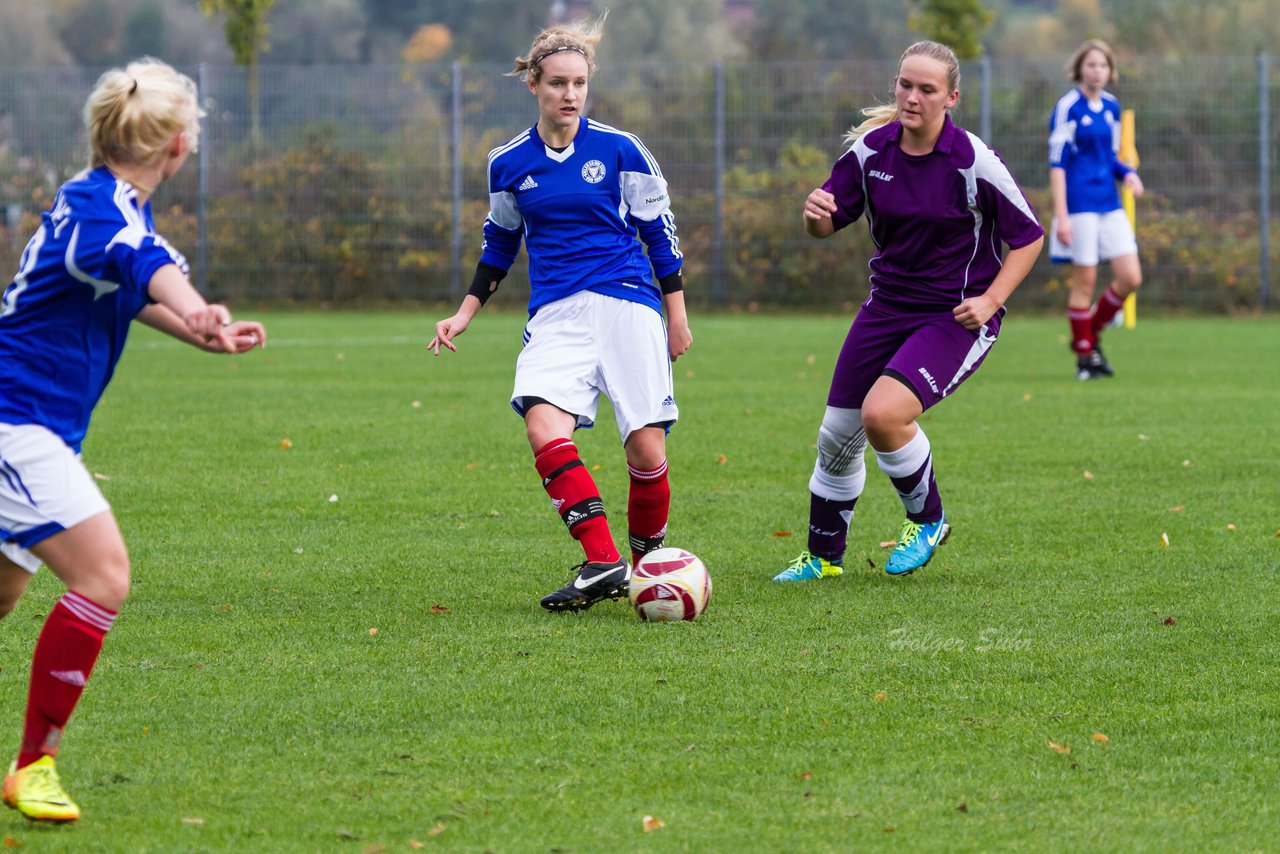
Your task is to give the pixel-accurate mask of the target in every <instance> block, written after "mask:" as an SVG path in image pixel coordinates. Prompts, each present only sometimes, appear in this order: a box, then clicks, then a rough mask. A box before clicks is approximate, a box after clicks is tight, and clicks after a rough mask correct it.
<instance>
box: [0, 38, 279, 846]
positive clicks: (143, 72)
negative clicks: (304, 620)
mask: <svg viewBox="0 0 1280 854" xmlns="http://www.w3.org/2000/svg"><path fill="white" fill-rule="evenodd" d="M199 117H200V110H199V107H198V106H197V102H196V90H195V84H193V83H192V82H191V80H190V79H189V78H187V77H185V76H183V75H181V74H178V73H177V72H176V71H174V70H173V69H172V68H170V67H169V66H168V65H165V64H164V63H161V62H157V61H155V60H143V61H140V62H134V63H131V64H129V65H128V67H126V68H124V69H114V70H111V71H108V72H107V73H105V74H103V75H102V77H101V78H99V80H98V82H97V85H96V86H95V88H94V90H93V93H92V94H91V95H90V96H89V100H88V102H87V103H86V105H85V124H86V125H87V128H88V131H89V140H90V145H91V150H92V153H91V157H90V163H89V168H88V169H86V170H85V171H84V172H81V173H80V174H79V175H77V176H76V177H74V178H72V179H71V180H70V181H68V182H67V183H66V184H64V185H63V186H62V188H61V189H60V190H59V191H58V194H57V197H56V198H55V199H54V203H53V207H52V209H50V210H49V211H48V212H47V213H45V214H44V218H43V222H42V224H41V226H40V228H39V229H38V230H37V231H36V233H35V236H33V237H32V238H31V241H30V242H29V243H28V244H27V247H26V250H25V251H24V252H23V254H22V260H21V265H20V266H21V268H20V269H19V270H18V274H17V275H16V276H15V277H14V279H13V283H12V284H10V285H9V287H8V288H7V289H6V290H5V292H4V297H3V300H2V301H0V616H2V615H5V614H8V613H9V612H10V611H11V610H12V609H13V607H14V605H15V604H16V602H17V600H18V598H19V597H20V596H21V595H22V592H23V591H24V590H25V589H26V587H27V583H28V581H30V579H31V574H32V573H34V572H35V571H36V569H37V568H38V567H39V566H40V564H41V563H42V562H43V563H44V564H46V565H47V566H48V567H49V569H50V570H52V571H53V573H54V574H55V575H57V576H58V578H59V579H61V580H62V582H63V583H65V584H66V586H67V592H66V594H65V595H63V596H62V598H61V599H59V600H58V602H57V604H56V605H55V606H54V608H53V610H52V611H51V612H50V613H49V616H48V618H47V620H46V621H45V624H44V628H43V629H42V630H41V632H40V636H39V638H38V640H37V641H36V648H35V654H34V656H33V659H32V664H31V685H30V692H29V695H28V701H27V712H26V721H25V725H24V728H23V734H22V744H21V747H20V749H19V753H18V758H17V760H15V762H14V763H13V764H12V765H11V766H10V767H9V772H8V774H6V776H5V778H4V787H3V800H4V802H5V803H6V804H7V805H9V806H10V807H13V808H16V809H17V810H19V811H20V812H21V813H22V814H23V815H25V816H26V817H27V818H29V819H33V820H36V821H50V822H66V821H74V820H75V819H76V818H78V817H79V815H80V810H79V808H78V807H77V806H76V804H75V803H74V802H73V801H72V800H71V798H70V797H68V796H67V794H66V792H65V791H64V790H63V788H62V785H61V783H60V782H59V779H58V774H57V770H56V768H55V765H54V755H55V754H56V753H57V751H58V745H59V743H60V741H61V738H62V730H63V728H64V727H65V726H66V723H67V719H68V718H69V717H70V715H71V712H72V709H74V708H75V705H76V702H77V701H78V700H79V698H80V694H81V692H82V691H83V690H84V687H85V682H86V680H88V678H89V675H90V673H91V672H92V670H93V666H94V663H95V662H96V661H97V658H98V653H99V651H100V650H101V648H102V642H103V639H104V638H105V636H106V634H107V631H108V630H109V629H110V628H111V626H112V624H113V623H114V621H115V618H116V614H117V613H118V612H119V610H120V606H121V604H122V603H123V602H124V599H125V596H126V595H127V594H128V591H129V557H128V553H127V552H126V550H125V545H124V541H123V539H122V538H121V536H120V529H119V527H118V526H117V525H116V520H115V517H114V516H113V515H112V512H111V509H110V507H109V506H108V505H107V502H106V500H105V499H104V498H103V496H102V493H101V492H100V491H99V490H98V487H97V485H96V484H95V483H94V480H93V478H92V477H91V476H90V474H89V472H88V470H87V469H86V468H85V466H84V465H83V463H81V461H80V444H81V442H82V440H83V439H84V435H85V431H86V429H87V428H88V426H89V417H90V414H91V413H92V411H93V408H94V405H95V404H97V402H98V399H99V398H100V397H101V396H102V392H103V390H104V389H105V388H106V386H107V383H108V382H109V381H110V380H111V375H112V373H113V371H114V370H115V366H116V362H117V361H118V360H119V358H120V354H121V351H122V350H123V349H124V344H125V337H126V335H127V334H128V331H129V324H130V322H131V321H132V320H133V319H134V318H135V317H136V318H137V319H138V320H140V321H142V322H143V323H146V324H147V325H148V326H152V327H155V328H156V329H159V330H161V331H163V332H165V333H167V334H169V335H172V336H173V337H175V338H177V339H179V340H181V341H185V342H187V343H189V344H192V345H194V346H196V347H199V348H200V349H203V350H207V351H209V352H212V353H243V352H245V351H247V350H251V349H253V348H254V347H256V346H258V345H259V344H265V343H266V332H265V331H264V330H263V328H262V326H261V325H260V324H258V323H253V322H238V323H232V322H231V316H230V314H229V313H228V311H227V309H226V307H225V306H221V305H208V304H206V303H205V301H204V299H203V298H202V297H201V296H200V294H198V293H197V292H196V290H195V288H193V287H192V286H191V283H190V282H189V281H188V279H187V275H186V274H187V262H186V260H185V259H184V258H183V257H182V255H180V254H179V253H178V252H177V251H175V250H174V249H173V248H172V247H171V246H170V245H169V244H168V243H167V242H166V241H165V240H164V238H163V237H161V236H160V235H159V234H158V233H156V229H155V223H154V221H153V219H152V216H151V204H150V201H149V199H150V196H151V194H152V192H153V191H154V190H155V188H156V186H157V185H158V184H160V183H161V182H162V181H164V180H166V179H167V178H170V177H172V176H173V175H174V174H175V173H176V172H177V171H178V170H179V169H180V168H181V167H182V164H183V163H184V162H185V161H186V159H187V156H188V154H190V153H191V152H192V151H194V150H195V148H196V144H197V141H198V139H199V133H200V124H199Z"/></svg>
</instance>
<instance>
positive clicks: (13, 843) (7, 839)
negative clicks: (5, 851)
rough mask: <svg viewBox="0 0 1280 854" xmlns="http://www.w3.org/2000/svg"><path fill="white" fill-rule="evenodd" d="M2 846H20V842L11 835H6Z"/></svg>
mask: <svg viewBox="0 0 1280 854" xmlns="http://www.w3.org/2000/svg"><path fill="white" fill-rule="evenodd" d="M4 847H5V848H21V847H22V843H21V842H19V841H18V840H16V839H14V838H13V837H12V836H6V837H5V838H4Z"/></svg>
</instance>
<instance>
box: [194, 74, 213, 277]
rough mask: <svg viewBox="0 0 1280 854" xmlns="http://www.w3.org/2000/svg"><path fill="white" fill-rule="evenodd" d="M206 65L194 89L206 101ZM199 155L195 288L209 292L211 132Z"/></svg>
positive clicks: (198, 75)
mask: <svg viewBox="0 0 1280 854" xmlns="http://www.w3.org/2000/svg"><path fill="white" fill-rule="evenodd" d="M205 68H206V66H205V64H204V63H203V62H202V63H200V67H199V68H197V69H196V81H197V82H196V89H197V91H199V92H200V95H201V97H203V98H204V99H205V101H206V102H207V101H208V99H209V92H208V90H207V89H206V88H205V87H206V86H207V85H208V82H209V81H208V74H207V72H206V70H205ZM201 136H203V137H204V138H203V139H202V140H201V141H200V142H201V145H200V149H199V152H200V153H199V156H198V159H197V160H196V165H197V167H198V169H197V176H198V177H197V181H196V186H197V190H196V288H197V289H198V290H199V291H200V293H201V294H205V295H207V294H208V293H209V227H208V226H209V222H208V220H209V217H208V211H207V209H206V208H207V205H208V200H209V143H210V141H211V140H210V138H209V137H210V136H211V134H201Z"/></svg>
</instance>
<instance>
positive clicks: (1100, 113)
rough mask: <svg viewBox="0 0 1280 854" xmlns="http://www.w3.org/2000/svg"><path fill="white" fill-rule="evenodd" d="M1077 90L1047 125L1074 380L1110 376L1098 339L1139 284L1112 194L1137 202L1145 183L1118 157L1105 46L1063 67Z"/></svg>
mask: <svg viewBox="0 0 1280 854" xmlns="http://www.w3.org/2000/svg"><path fill="white" fill-rule="evenodd" d="M1067 73H1068V75H1069V76H1070V77H1071V80H1072V81H1073V82H1074V83H1075V84H1076V86H1075V88H1073V89H1072V90H1071V91H1070V92H1068V93H1067V94H1066V95H1063V96H1062V97H1061V98H1060V99H1059V100H1058V103H1057V105H1055V107H1054V110H1053V113H1052V115H1051V116H1050V117H1049V187H1050V189H1051V190H1052V191H1053V223H1052V225H1051V226H1050V240H1049V256H1050V258H1052V260H1053V262H1054V263H1055V264H1067V263H1069V264H1071V265H1072V267H1071V294H1070V295H1069V296H1068V297H1067V320H1068V322H1069V323H1070V325H1071V349H1072V350H1074V351H1075V354H1076V379H1080V380H1092V379H1098V378H1099V377H1109V376H1111V375H1112V370H1111V365H1110V364H1109V363H1108V362H1107V359H1106V357H1105V356H1103V355H1102V348H1101V347H1100V346H1099V345H1098V339H1099V337H1101V335H1102V330H1103V329H1105V328H1106V327H1107V325H1108V324H1109V323H1111V320H1112V318H1114V317H1115V316H1116V313H1117V312H1119V311H1120V309H1121V308H1122V307H1123V306H1124V301H1125V298H1126V297H1127V296H1129V294H1131V293H1133V292H1134V291H1136V290H1137V289H1138V286H1139V285H1141V284H1142V268H1141V266H1140V265H1139V264H1138V243H1137V241H1136V240H1135V239H1134V236H1133V226H1132V224H1131V223H1130V222H1129V217H1128V214H1126V213H1125V211H1124V208H1123V206H1122V205H1121V203H1120V195H1119V193H1117V192H1116V182H1117V181H1121V182H1123V183H1124V185H1125V186H1126V187H1128V188H1129V189H1130V190H1131V191H1132V192H1133V194H1134V196H1141V195H1142V190H1143V187H1142V179H1141V178H1139V177H1138V173H1137V172H1135V171H1134V170H1133V169H1132V168H1130V167H1129V166H1128V165H1127V164H1125V163H1124V162H1123V161H1122V160H1121V159H1120V157H1119V155H1118V152H1119V150H1120V102H1119V101H1117V100H1116V99H1115V97H1114V96H1113V95H1112V94H1111V93H1110V92H1107V91H1106V90H1105V89H1104V88H1103V87H1104V86H1106V85H1107V84H1108V83H1113V82H1115V79H1116V74H1115V59H1114V57H1113V56H1112V53H1111V48H1110V47H1109V46H1108V45H1107V43H1106V42H1103V41H1098V40H1096V39H1090V40H1089V41H1086V42H1085V43H1084V44H1082V45H1080V47H1079V48H1078V49H1077V50H1076V52H1075V54H1074V55H1073V56H1072V57H1071V61H1070V62H1068V63H1067ZM1103 261H1110V262H1111V273H1112V276H1113V278H1112V280H1111V285H1110V287H1108V288H1107V290H1106V292H1104V293H1103V295H1102V297H1101V298H1100V299H1099V300H1098V302H1097V304H1096V305H1095V304H1094V302H1093V293H1094V290H1095V288H1096V287H1097V282H1098V265H1099V264H1100V263H1102V262H1103Z"/></svg>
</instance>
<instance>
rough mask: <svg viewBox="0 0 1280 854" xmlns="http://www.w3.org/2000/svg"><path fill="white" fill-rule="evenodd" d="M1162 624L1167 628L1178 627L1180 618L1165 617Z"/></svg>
mask: <svg viewBox="0 0 1280 854" xmlns="http://www.w3.org/2000/svg"><path fill="white" fill-rule="evenodd" d="M1161 622H1162V623H1164V624H1165V625H1166V626H1176V625H1178V618H1177V617H1175V616H1172V615H1170V616H1168V617H1165V618H1164V619H1163V620H1161Z"/></svg>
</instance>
